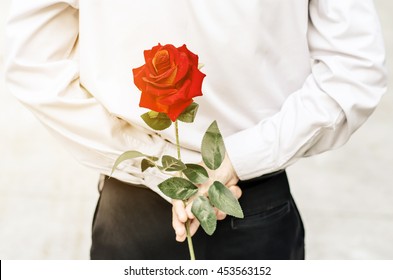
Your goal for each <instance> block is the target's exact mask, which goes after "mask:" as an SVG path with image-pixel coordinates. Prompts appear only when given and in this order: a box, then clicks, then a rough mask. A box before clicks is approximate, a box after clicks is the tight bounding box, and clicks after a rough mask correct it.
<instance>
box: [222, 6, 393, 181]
mask: <svg viewBox="0 0 393 280" xmlns="http://www.w3.org/2000/svg"><path fill="white" fill-rule="evenodd" d="M309 16H310V19H309V27H308V34H307V36H308V42H309V50H310V55H311V60H312V62H311V63H312V69H311V74H310V75H309V76H308V78H307V79H306V81H305V82H304V84H303V86H302V88H300V89H299V90H297V91H296V92H294V93H292V94H291V95H290V96H289V98H288V99H287V100H286V101H285V103H284V104H283V106H282V108H281V110H280V111H279V112H278V113H277V114H275V115H274V116H272V117H271V118H268V119H264V120H261V121H260V123H259V124H258V125H256V126H254V127H250V128H249V129H247V130H244V131H240V132H238V133H236V134H234V135H231V136H229V137H227V138H226V139H225V145H226V148H227V151H228V154H229V157H230V158H231V160H232V163H233V165H234V168H235V170H236V172H237V174H238V176H239V177H240V179H242V180H246V179H250V178H254V177H258V176H261V175H263V174H266V173H270V172H274V171H276V170H279V169H283V168H285V167H287V166H289V165H290V164H292V163H294V162H295V161H296V160H297V159H299V158H301V157H306V156H310V155H314V154H318V153H322V152H324V151H327V150H330V149H334V148H337V147H339V146H341V145H343V144H344V143H345V142H346V141H347V140H348V139H349V137H350V136H351V134H352V133H353V132H354V131H356V129H358V128H359V126H360V125H361V124H362V123H363V122H364V121H365V120H366V119H367V118H368V116H369V115H370V114H371V113H372V112H373V110H374V109H375V107H376V106H377V104H378V103H379V100H380V99H381V97H382V95H383V94H384V93H385V91H386V80H387V78H386V69H385V65H384V63H385V50H384V45H383V40H382V35H381V30H380V25H379V21H378V17H377V14H376V11H375V8H374V5H373V1H372V0H362V1H358V0H346V1H342V0H311V1H310V4H309Z"/></svg>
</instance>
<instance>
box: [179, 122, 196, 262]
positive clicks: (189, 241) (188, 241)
mask: <svg viewBox="0 0 393 280" xmlns="http://www.w3.org/2000/svg"><path fill="white" fill-rule="evenodd" d="M175 132H176V148H177V158H178V160H181V154H180V141H179V123H178V121H177V120H176V121H175ZM180 176H181V172H180ZM183 203H184V206H186V202H185V201H183ZM186 233H187V243H188V250H189V251H190V258H191V260H195V253H194V246H193V244H192V238H191V234H190V219H187V222H186Z"/></svg>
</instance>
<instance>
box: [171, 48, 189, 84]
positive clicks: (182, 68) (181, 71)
mask: <svg viewBox="0 0 393 280" xmlns="http://www.w3.org/2000/svg"><path fill="white" fill-rule="evenodd" d="M189 68H190V63H189V61H188V57H187V54H185V53H180V55H179V61H178V62H177V73H176V78H175V80H174V81H173V83H174V84H177V83H178V82H179V81H181V80H182V79H183V78H184V77H185V76H186V75H187V73H188V70H189Z"/></svg>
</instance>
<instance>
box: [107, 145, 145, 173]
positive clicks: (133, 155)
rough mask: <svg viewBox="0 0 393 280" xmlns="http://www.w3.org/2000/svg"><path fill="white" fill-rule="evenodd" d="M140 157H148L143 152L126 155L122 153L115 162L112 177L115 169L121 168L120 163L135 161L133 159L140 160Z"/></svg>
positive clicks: (130, 152)
mask: <svg viewBox="0 0 393 280" xmlns="http://www.w3.org/2000/svg"><path fill="white" fill-rule="evenodd" d="M138 157H146V155H144V154H142V153H141V152H138V151H127V152H125V153H122V154H121V155H120V156H119V157H118V158H117V159H116V161H115V164H114V165H113V167H112V172H111V175H112V174H113V172H114V171H115V169H116V168H117V166H119V164H120V163H122V162H123V161H125V160H128V159H133V158H138Z"/></svg>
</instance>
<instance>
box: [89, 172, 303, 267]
mask: <svg viewBox="0 0 393 280" xmlns="http://www.w3.org/2000/svg"><path fill="white" fill-rule="evenodd" d="M239 186H240V187H241V188H242V191H243V195H242V197H241V198H240V200H239V201H240V204H241V206H242V208H243V212H244V214H245V218H244V219H238V218H233V217H230V216H227V218H226V219H224V220H222V221H219V222H218V224H217V230H216V232H215V233H214V234H213V235H212V236H208V235H207V234H205V233H204V231H203V230H202V229H199V230H198V232H197V233H196V234H195V235H194V237H193V243H194V249H195V254H196V258H197V259H221V260H225V259H227V260H229V259H256V260H258V259H304V228H303V224H302V220H301V218H300V215H299V212H298V210H297V208H296V205H295V202H294V201H293V199H292V196H291V194H290V191H289V184H288V180H287V177H286V174H285V172H284V171H282V172H278V173H275V174H269V175H265V176H262V177H260V178H256V179H252V180H249V181H240V182H239ZM90 253H91V259H134V260H143V259H147V260H153V259H171V260H174V259H189V253H188V247H187V243H186V242H184V243H179V242H176V240H175V233H174V230H173V228H172V206H171V204H169V203H168V202H167V201H165V200H164V199H163V198H161V197H160V196H159V195H157V194H156V193H154V192H153V191H151V190H149V189H147V188H144V187H141V186H133V185H129V184H126V183H123V182H120V181H118V180H116V179H113V178H110V179H109V178H106V179H105V182H104V187H103V189H102V191H101V195H100V199H99V201H98V204H97V208H96V212H95V215H94V221H93V229H92V246H91V252H90Z"/></svg>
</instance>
